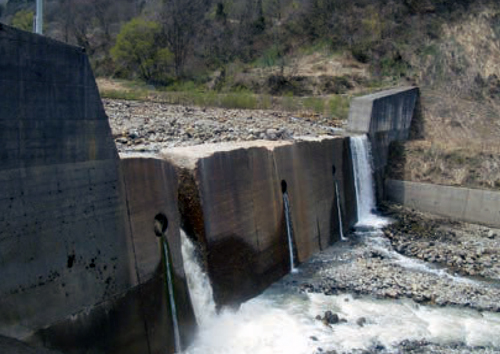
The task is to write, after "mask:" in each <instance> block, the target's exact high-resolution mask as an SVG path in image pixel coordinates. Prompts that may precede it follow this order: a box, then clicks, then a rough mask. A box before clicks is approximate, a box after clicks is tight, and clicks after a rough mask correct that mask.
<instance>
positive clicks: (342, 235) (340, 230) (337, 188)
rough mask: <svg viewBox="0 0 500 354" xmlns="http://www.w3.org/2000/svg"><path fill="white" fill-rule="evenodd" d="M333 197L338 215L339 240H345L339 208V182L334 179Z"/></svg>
mask: <svg viewBox="0 0 500 354" xmlns="http://www.w3.org/2000/svg"><path fill="white" fill-rule="evenodd" d="M335 199H337V213H338V217H339V232H340V240H341V241H346V240H347V238H346V237H344V230H343V228H344V227H343V224H342V211H341V210H340V194H339V184H338V183H337V181H335Z"/></svg>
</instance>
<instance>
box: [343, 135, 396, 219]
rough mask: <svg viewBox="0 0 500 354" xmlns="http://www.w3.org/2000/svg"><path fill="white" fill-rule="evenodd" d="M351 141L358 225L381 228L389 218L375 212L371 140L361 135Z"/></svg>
mask: <svg viewBox="0 0 500 354" xmlns="http://www.w3.org/2000/svg"><path fill="white" fill-rule="evenodd" d="M350 143H351V152H352V164H353V170H354V185H355V188H356V205H357V209H358V223H357V224H356V226H358V227H360V226H361V227H375V228H379V227H381V226H384V225H385V224H387V220H386V219H384V218H381V217H379V216H377V215H375V214H374V211H375V210H376V204H375V190H374V183H373V175H372V174H373V172H372V167H371V166H372V163H371V161H372V154H371V147H370V141H369V140H368V137H367V136H366V135H361V136H352V137H351V138H350Z"/></svg>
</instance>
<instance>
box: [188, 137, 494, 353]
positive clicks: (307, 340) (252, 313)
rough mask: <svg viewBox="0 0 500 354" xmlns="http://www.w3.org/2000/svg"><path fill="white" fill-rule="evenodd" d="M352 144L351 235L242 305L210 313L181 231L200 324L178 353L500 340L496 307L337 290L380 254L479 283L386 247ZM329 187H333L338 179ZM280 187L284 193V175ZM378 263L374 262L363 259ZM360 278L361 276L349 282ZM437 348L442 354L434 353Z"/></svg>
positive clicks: (458, 281)
mask: <svg viewBox="0 0 500 354" xmlns="http://www.w3.org/2000/svg"><path fill="white" fill-rule="evenodd" d="M351 148H352V156H353V166H354V167H353V169H354V171H353V174H354V178H355V179H356V192H357V193H356V194H357V200H358V215H359V217H358V224H357V225H356V228H355V231H354V233H352V234H351V235H350V237H349V239H348V240H346V242H342V243H337V244H336V245H334V246H332V247H329V248H328V249H326V250H324V251H323V252H320V253H318V254H316V255H314V256H313V257H311V259H309V260H308V261H306V262H304V263H302V264H301V265H300V267H299V269H300V271H299V272H291V273H289V274H288V275H287V276H285V277H284V278H283V279H281V280H280V281H278V282H276V283H274V284H273V285H272V286H271V287H269V288H268V289H267V290H266V291H264V293H262V294H261V295H259V296H257V297H255V298H253V299H251V300H249V301H247V302H245V303H243V304H241V306H240V307H239V308H238V309H233V308H222V309H221V310H220V311H219V312H217V311H216V310H215V309H216V306H215V303H214V301H213V296H212V289H211V286H210V280H209V278H208V276H207V275H206V273H205V272H204V270H203V267H202V266H201V263H200V262H199V261H198V260H199V258H198V257H197V256H196V247H195V246H194V245H193V243H192V242H191V241H190V240H189V238H188V237H186V235H185V234H184V233H183V232H181V235H182V251H183V259H184V267H185V270H186V276H187V280H188V285H189V289H190V294H191V299H192V303H193V306H194V308H195V314H196V317H197V321H198V324H199V331H198V333H197V336H196V338H195V340H194V342H193V343H192V344H191V345H190V346H189V347H188V348H185V351H184V352H183V353H185V354H276V353H283V354H285V353H286V354H320V353H360V352H365V351H368V352H369V353H404V352H411V349H412V348H413V349H415V348H417V347H418V346H423V347H425V348H423V350H424V351H421V352H433V348H434V347H433V346H437V351H436V352H439V353H442V352H447V351H446V349H447V348H449V349H450V350H451V351H450V352H453V353H455V352H454V351H453V348H457V345H458V348H460V346H462V347H465V348H466V349H465V350H470V349H471V348H472V349H474V348H498V347H499V346H500V338H499V337H498V333H500V315H499V314H497V313H492V312H487V311H481V312H480V311H475V310H472V309H465V308H457V307H437V306H424V305H420V304H418V303H416V302H414V301H413V300H411V299H409V298H401V299H387V298H386V299H383V298H382V299H381V298H374V297H371V296H369V295H365V296H361V295H360V294H359V293H357V292H350V291H349V289H347V290H342V289H343V282H344V283H345V279H344V274H343V271H344V270H346V269H348V268H349V267H355V266H356V264H357V263H360V261H362V262H365V263H366V262H368V261H369V259H367V258H366V257H365V256H366V255H367V254H376V255H379V256H380V257H382V258H383V259H384V262H385V263H383V266H384V267H389V268H390V269H393V270H396V271H397V272H401V274H407V275H408V276H413V275H415V274H417V275H419V276H420V275H422V276H424V275H425V276H426V277H429V279H441V280H443V281H444V282H447V283H449V284H451V285H450V286H457V287H460V286H465V285H464V284H467V286H469V285H470V286H473V287H474V286H480V284H474V281H472V280H469V279H464V278H461V277H457V276H454V275H450V274H448V273H446V272H444V271H436V270H435V269H434V268H432V267H429V266H427V265H426V264H425V263H424V262H419V261H415V260H411V259H409V258H407V257H404V256H402V255H400V254H398V253H397V252H395V251H394V250H393V249H392V247H391V245H390V242H388V240H387V239H386V238H385V236H384V234H383V232H382V231H381V227H382V226H383V225H386V224H387V223H388V222H389V221H388V220H387V219H385V218H382V217H379V216H378V215H377V214H376V213H375V203H374V200H375V197H374V192H373V180H372V179H371V167H370V158H371V157H370V154H369V151H370V147H369V140H368V139H367V137H366V136H361V137H354V138H352V140H351ZM366 184H368V185H366ZM335 189H336V192H337V193H338V186H336V188H335ZM282 192H283V198H284V197H285V195H286V192H287V188H286V182H285V184H284V185H283V184H282ZM290 259H291V260H292V257H291V258H290ZM292 265H293V263H292ZM375 266H377V263H374V264H373V265H368V267H375ZM346 276H347V277H348V276H351V274H347V275H346ZM358 280H359V281H360V282H361V281H364V280H366V279H350V280H349V281H350V282H352V283H356V282H358ZM367 293H368V294H369V291H368V292H367ZM443 348H445V351H440V350H441V349H443ZM407 349H408V351H406V350H407ZM493 350H495V349H493ZM462 352H464V351H462ZM486 352H488V351H486ZM492 352H496V351H492Z"/></svg>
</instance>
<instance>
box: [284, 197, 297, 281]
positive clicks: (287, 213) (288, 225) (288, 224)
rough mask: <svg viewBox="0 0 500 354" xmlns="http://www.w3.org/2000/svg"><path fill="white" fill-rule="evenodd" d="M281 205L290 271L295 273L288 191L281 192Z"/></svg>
mask: <svg viewBox="0 0 500 354" xmlns="http://www.w3.org/2000/svg"><path fill="white" fill-rule="evenodd" d="M283 205H284V207H285V222H286V234H287V236H288V251H289V253H290V271H291V272H292V273H295V272H296V271H297V269H296V268H295V263H294V260H293V233H292V220H291V216H290V201H289V200H288V192H286V191H285V192H283Z"/></svg>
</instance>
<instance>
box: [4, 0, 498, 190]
mask: <svg viewBox="0 0 500 354" xmlns="http://www.w3.org/2000/svg"><path fill="white" fill-rule="evenodd" d="M32 9H33V1H32V0H29V1H28V0H10V1H9V2H8V3H7V4H4V5H2V6H0V20H1V21H3V22H6V23H13V24H17V25H19V26H25V27H26V28H29V26H30V20H29V19H30V17H29V13H26V12H24V13H21V14H19V12H20V11H21V10H23V11H31V10H32ZM46 14H47V15H46V34H47V35H49V36H51V37H54V38H57V39H59V40H63V41H66V42H69V43H72V44H76V45H79V46H82V47H84V48H85V50H86V52H87V53H88V55H89V56H90V59H91V62H92V65H93V67H94V70H95V73H96V74H97V76H100V77H106V78H108V79H101V80H100V84H101V87H102V93H103V96H104V97H107V98H125V99H140V100H149V101H156V102H162V103H171V104H172V103H174V104H183V105H197V106H202V107H210V106H215V107H220V108H236V109H241V108H247V109H266V110H269V109H271V110H278V111H285V112H289V114H290V115H294V116H299V117H305V118H306V119H312V120H314V121H317V122H320V123H321V124H324V123H325V122H327V121H328V120H334V121H335V123H334V124H332V125H335V126H338V125H339V123H338V120H342V119H345V118H346V116H347V105H348V102H349V100H350V98H351V97H353V96H356V95H360V94H365V93H369V92H373V91H376V90H380V89H384V88H388V87H393V86H398V85H408V84H410V85H411V84H413V85H418V86H419V87H420V88H421V90H422V91H421V92H422V104H421V117H420V119H419V122H418V123H419V124H418V127H417V128H418V129H417V130H418V131H417V134H416V135H415V137H416V138H418V139H415V140H413V141H410V142H408V143H406V144H404V145H400V146H395V147H394V149H392V154H393V156H394V159H393V160H394V161H395V163H394V164H393V165H392V166H390V168H389V170H388V176H389V177H393V178H405V179H409V180H414V181H425V182H434V183H442V184H451V185H467V186H473V187H479V188H493V189H499V188H500V166H499V161H500V157H499V156H500V143H499V141H500V139H498V136H499V133H500V120H499V118H498V117H499V116H500V65H499V64H498V58H499V57H500V4H498V2H497V1H488V0H483V1H473V0H459V1H456V0H454V1H452V0H329V1H324V0H253V1H247V0H165V1H159V0H149V1H131V0H127V1H122V2H120V3H118V2H117V1H110V0H86V1H78V2H71V1H69V0H47V1H46ZM69 18H71V21H67V19H69ZM109 78H111V79H109ZM123 83H125V84H123Z"/></svg>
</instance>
